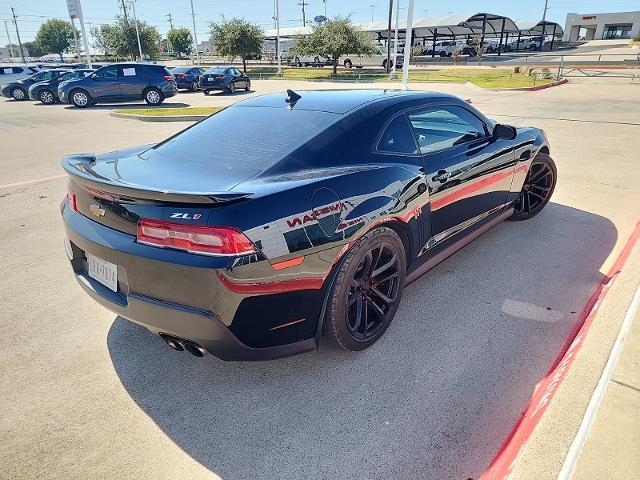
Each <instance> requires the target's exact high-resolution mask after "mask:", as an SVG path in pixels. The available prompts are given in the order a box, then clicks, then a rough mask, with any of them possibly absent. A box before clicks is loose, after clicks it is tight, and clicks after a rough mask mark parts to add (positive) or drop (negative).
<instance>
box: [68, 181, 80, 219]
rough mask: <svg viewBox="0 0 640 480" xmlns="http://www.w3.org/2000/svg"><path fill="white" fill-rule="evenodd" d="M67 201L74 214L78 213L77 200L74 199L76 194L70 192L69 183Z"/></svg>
mask: <svg viewBox="0 0 640 480" xmlns="http://www.w3.org/2000/svg"><path fill="white" fill-rule="evenodd" d="M67 201H68V202H69V207H71V210H72V211H74V212H77V211H78V200H77V199H76V194H75V193H73V192H72V191H71V181H69V182H68V183H67Z"/></svg>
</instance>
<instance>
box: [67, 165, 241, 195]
mask: <svg viewBox="0 0 640 480" xmlns="http://www.w3.org/2000/svg"><path fill="white" fill-rule="evenodd" d="M95 159H96V156H95V155H94V154H93V153H78V154H73V155H67V156H66V157H64V158H63V159H62V168H64V169H65V171H66V172H67V173H68V174H69V175H70V176H71V178H72V179H73V181H75V182H77V183H78V184H79V185H81V186H83V187H86V188H89V189H92V190H94V191H98V192H105V193H109V194H111V195H113V196H117V197H121V198H122V199H123V200H124V199H127V198H130V199H132V200H134V199H143V200H155V201H159V202H175V203H224V202H233V201H238V200H242V199H243V198H247V197H250V196H251V195H253V194H252V193H243V192H199V191H195V192H187V191H179V192H177V191H170V190H153V189H148V188H145V187H144V186H143V185H131V184H127V183H126V182H123V181H121V180H118V179H114V178H108V177H105V176H104V175H100V174H99V173H97V172H95V171H94V170H93V169H92V168H91V167H92V165H93V163H94V162H95Z"/></svg>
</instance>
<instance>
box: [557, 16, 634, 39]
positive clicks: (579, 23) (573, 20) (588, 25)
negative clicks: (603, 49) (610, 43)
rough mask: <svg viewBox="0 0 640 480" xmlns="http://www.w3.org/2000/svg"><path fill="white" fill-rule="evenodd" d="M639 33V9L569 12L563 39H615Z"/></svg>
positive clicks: (631, 36)
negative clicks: (608, 11) (615, 11)
mask: <svg viewBox="0 0 640 480" xmlns="http://www.w3.org/2000/svg"><path fill="white" fill-rule="evenodd" d="M638 35H640V11H638V12H620V13H584V14H583V13H569V14H567V22H566V24H565V27H564V40H565V41H569V42H576V41H579V40H615V39H626V38H636V37H637V36H638Z"/></svg>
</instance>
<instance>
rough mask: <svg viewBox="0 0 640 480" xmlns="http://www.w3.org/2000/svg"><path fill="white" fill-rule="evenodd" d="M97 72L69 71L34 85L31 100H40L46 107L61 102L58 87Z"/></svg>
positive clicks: (84, 69)
mask: <svg viewBox="0 0 640 480" xmlns="http://www.w3.org/2000/svg"><path fill="white" fill-rule="evenodd" d="M94 71H95V70H93V69H89V68H81V69H77V70H72V71H68V72H66V73H64V74H62V75H60V76H58V77H55V78H52V79H51V80H47V81H44V82H38V83H34V84H33V85H31V86H30V87H29V98H30V99H31V100H40V101H41V102H42V103H44V104H45V105H51V104H52V103H56V102H59V101H60V98H59V97H58V86H59V85H60V84H61V83H62V82H67V81H69V80H75V79H77V78H84V77H86V76H89V75H91V74H92V73H93V72H94Z"/></svg>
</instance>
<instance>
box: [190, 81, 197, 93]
mask: <svg viewBox="0 0 640 480" xmlns="http://www.w3.org/2000/svg"><path fill="white" fill-rule="evenodd" d="M197 90H198V81H197V80H194V81H193V82H191V91H192V92H195V91H197Z"/></svg>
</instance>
